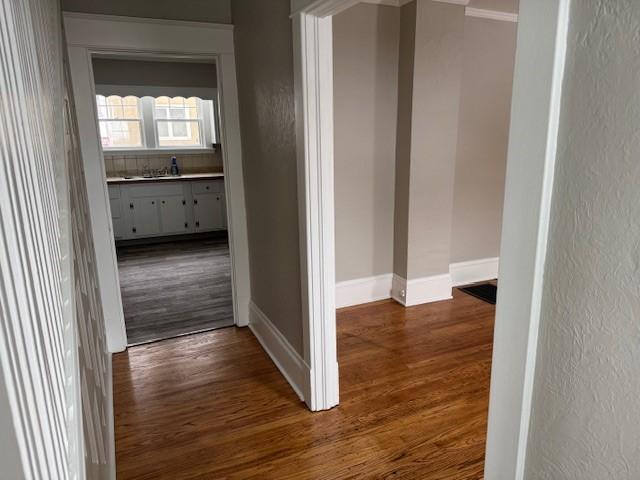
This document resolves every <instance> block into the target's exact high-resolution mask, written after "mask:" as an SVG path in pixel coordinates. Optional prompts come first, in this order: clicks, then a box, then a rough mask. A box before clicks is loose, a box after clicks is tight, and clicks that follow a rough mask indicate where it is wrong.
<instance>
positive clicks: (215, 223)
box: [193, 193, 224, 232]
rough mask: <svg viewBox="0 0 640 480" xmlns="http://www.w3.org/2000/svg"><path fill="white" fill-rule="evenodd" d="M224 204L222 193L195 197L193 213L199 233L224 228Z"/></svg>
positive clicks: (203, 194)
mask: <svg viewBox="0 0 640 480" xmlns="http://www.w3.org/2000/svg"><path fill="white" fill-rule="evenodd" d="M223 203H224V201H223V198H222V194H221V193H202V194H198V195H196V194H194V195H193V213H194V220H195V222H196V224H195V227H196V231H197V232H206V231H207V230H221V229H223V228H224V211H223Z"/></svg>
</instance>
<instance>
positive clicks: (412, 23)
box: [393, 2, 416, 278]
mask: <svg viewBox="0 0 640 480" xmlns="http://www.w3.org/2000/svg"><path fill="white" fill-rule="evenodd" d="M415 40H416V2H409V3H407V4H406V5H403V6H402V7H401V8H400V40H399V58H398V117H397V132H396V145H395V147H396V178H395V191H394V199H395V202H394V226H393V229H394V231H393V273H395V274H397V275H400V276H401V277H402V278H407V245H408V241H409V237H408V235H409V178H410V167H411V117H412V111H413V67H414V57H415Z"/></svg>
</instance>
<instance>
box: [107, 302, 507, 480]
mask: <svg viewBox="0 0 640 480" xmlns="http://www.w3.org/2000/svg"><path fill="white" fill-rule="evenodd" d="M494 312H495V307H494V306H493V305H490V304H487V303H485V302H482V301H480V300H478V299H476V298H474V297H471V296H469V295H465V294H463V293H461V292H458V291H455V292H454V298H453V300H450V301H445V302H439V303H435V304H430V305H424V306H418V307H413V308H409V309H405V308H403V307H401V306H400V305H398V304H396V303H394V302H392V301H384V302H377V303H374V304H368V305H365V306H360V307H353V308H348V309H344V310H341V311H339V312H338V355H339V362H340V388H341V392H340V400H341V403H340V405H339V406H338V407H336V408H334V409H333V410H330V411H327V412H320V413H311V412H309V411H308V410H307V409H306V408H305V406H304V404H302V403H301V402H300V401H299V400H298V398H297V396H296V394H295V393H294V392H293V391H292V390H291V388H290V387H289V386H288V384H287V383H286V381H285V380H284V378H283V377H282V376H281V375H280V373H279V372H278V370H277V369H276V367H275V366H274V365H273V363H271V361H270V359H269V358H268V357H267V355H266V353H264V351H262V350H261V348H260V346H259V344H258V342H257V341H256V340H255V338H254V337H253V336H252V334H251V332H250V331H249V330H248V329H238V328H236V327H231V328H226V329H222V330H216V331H213V332H208V333H204V334H199V335H192V336H190V337H183V338H178V339H173V340H167V341H164V342H158V343H154V344H149V345H143V346H139V347H134V348H130V349H129V350H128V351H127V352H125V353H121V354H116V355H115V357H114V392H115V412H116V450H117V454H116V455H117V470H118V472H117V473H118V479H120V480H125V479H138V480H143V479H174V480H175V479H256V480H258V479H260V480H267V479H303V480H311V479H314V480H315V479H323V480H334V479H374V478H375V479H378V478H380V479H387V478H394V479H412V480H436V479H437V480H444V479H451V480H477V479H480V478H482V471H483V462H484V443H485V437H486V426H487V408H488V394H489V378H490V364H491V349H492V337H493V319H494Z"/></svg>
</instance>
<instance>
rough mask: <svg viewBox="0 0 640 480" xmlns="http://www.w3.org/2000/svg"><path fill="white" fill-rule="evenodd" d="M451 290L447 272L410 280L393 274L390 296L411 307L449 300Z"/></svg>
mask: <svg viewBox="0 0 640 480" xmlns="http://www.w3.org/2000/svg"><path fill="white" fill-rule="evenodd" d="M451 290H452V284H451V275H450V274H448V273H445V274H442V275H433V276H430V277H422V278H414V279H411V280H407V279H406V278H402V277H401V276H399V275H395V274H394V275H393V285H392V287H391V298H393V299H394V300H395V301H396V302H398V303H400V304H401V305H404V306H405V307H413V306H415V305H422V304H424V303H432V302H439V301H442V300H449V299H451V298H452V295H451Z"/></svg>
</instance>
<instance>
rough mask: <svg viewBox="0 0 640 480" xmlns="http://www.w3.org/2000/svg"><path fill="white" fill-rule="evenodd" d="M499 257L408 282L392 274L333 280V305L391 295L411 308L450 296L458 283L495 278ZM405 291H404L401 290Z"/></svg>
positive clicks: (355, 303) (453, 266)
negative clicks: (334, 300)
mask: <svg viewBox="0 0 640 480" xmlns="http://www.w3.org/2000/svg"><path fill="white" fill-rule="evenodd" d="M499 260H500V259H499V258H498V257H493V258H481V259H478V260H471V261H468V262H459V263H452V264H451V265H449V273H448V274H443V275H434V276H431V277H423V278H417V279H414V280H409V281H407V280H406V279H405V278H402V277H399V276H398V275H394V274H391V273H387V274H385V275H378V276H375V277H365V278H357V279H355V280H347V281H345V282H338V283H336V307H337V308H342V307H350V306H353V305H361V304H363V303H370V302H376V301H378V300H385V299H387V298H393V299H394V300H395V301H397V302H398V303H400V304H402V305H404V306H407V307H410V306H413V305H419V304H421V303H429V302H438V301H440V300H447V299H449V298H451V289H452V288H453V287H457V286H459V285H468V284H470V283H476V282H485V281H487V280H493V279H494V278H498V265H499ZM403 292H404V293H403Z"/></svg>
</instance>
